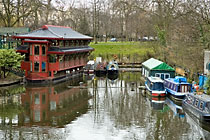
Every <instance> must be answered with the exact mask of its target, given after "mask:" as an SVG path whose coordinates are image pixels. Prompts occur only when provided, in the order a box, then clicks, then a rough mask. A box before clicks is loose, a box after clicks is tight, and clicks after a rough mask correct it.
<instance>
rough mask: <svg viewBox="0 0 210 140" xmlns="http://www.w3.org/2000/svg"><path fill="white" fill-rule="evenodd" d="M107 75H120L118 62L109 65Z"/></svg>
mask: <svg viewBox="0 0 210 140" xmlns="http://www.w3.org/2000/svg"><path fill="white" fill-rule="evenodd" d="M106 70H107V74H109V75H113V74H118V71H119V66H118V63H117V61H115V60H114V61H110V62H109V64H108V65H107V66H106Z"/></svg>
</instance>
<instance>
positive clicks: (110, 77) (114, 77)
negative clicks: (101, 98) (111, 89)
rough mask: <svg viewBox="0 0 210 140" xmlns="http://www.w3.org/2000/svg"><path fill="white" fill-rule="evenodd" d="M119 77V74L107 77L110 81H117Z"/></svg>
mask: <svg viewBox="0 0 210 140" xmlns="http://www.w3.org/2000/svg"><path fill="white" fill-rule="evenodd" d="M118 76H119V75H118V74H111V75H110V74H108V75H107V77H108V79H110V80H116V79H117V78H118Z"/></svg>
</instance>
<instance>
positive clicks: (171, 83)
mask: <svg viewBox="0 0 210 140" xmlns="http://www.w3.org/2000/svg"><path fill="white" fill-rule="evenodd" d="M164 87H165V90H166V94H169V95H172V97H174V98H175V99H176V100H183V99H184V97H185V95H186V94H187V93H190V92H191V88H192V84H190V83H188V82H187V79H186V78H185V77H182V76H176V77H175V78H168V79H165V80H164Z"/></svg>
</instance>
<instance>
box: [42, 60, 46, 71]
mask: <svg viewBox="0 0 210 140" xmlns="http://www.w3.org/2000/svg"><path fill="white" fill-rule="evenodd" d="M45 71H46V62H42V72H45Z"/></svg>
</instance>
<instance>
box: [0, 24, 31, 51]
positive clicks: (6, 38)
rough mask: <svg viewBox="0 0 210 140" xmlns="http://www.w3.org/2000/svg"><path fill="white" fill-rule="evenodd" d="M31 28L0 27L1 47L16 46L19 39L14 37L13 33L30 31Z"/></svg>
mask: <svg viewBox="0 0 210 140" xmlns="http://www.w3.org/2000/svg"><path fill="white" fill-rule="evenodd" d="M29 31H30V30H29V28H26V27H1V28H0V39H1V40H0V49H2V48H14V47H15V46H16V45H17V42H18V41H17V40H15V39H13V38H12V36H13V35H17V34H24V33H28V32H29Z"/></svg>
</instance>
